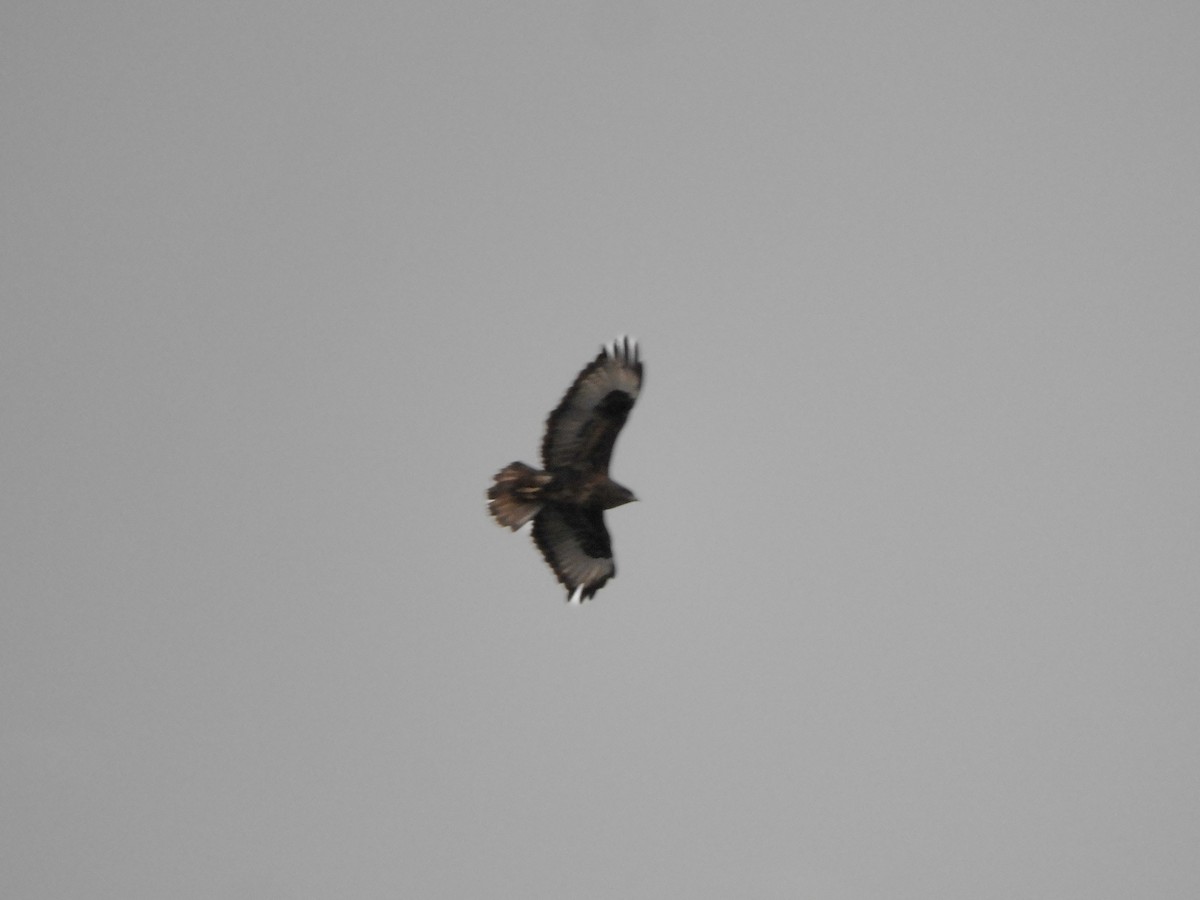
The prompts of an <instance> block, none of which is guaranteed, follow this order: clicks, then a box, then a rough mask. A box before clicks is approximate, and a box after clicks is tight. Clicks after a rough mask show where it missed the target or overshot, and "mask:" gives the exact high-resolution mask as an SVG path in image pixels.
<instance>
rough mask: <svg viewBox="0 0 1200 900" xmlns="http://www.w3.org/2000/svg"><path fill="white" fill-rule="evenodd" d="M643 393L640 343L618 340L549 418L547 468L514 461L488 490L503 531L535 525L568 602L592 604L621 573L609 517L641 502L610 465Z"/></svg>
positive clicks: (545, 442) (535, 537) (544, 463)
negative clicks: (610, 512) (623, 428)
mask: <svg viewBox="0 0 1200 900" xmlns="http://www.w3.org/2000/svg"><path fill="white" fill-rule="evenodd" d="M641 387H642V362H641V359H640V358H639V356H638V347H637V342H636V341H633V340H630V339H629V338H627V337H620V338H617V339H616V340H615V341H613V342H612V343H611V344H609V345H607V346H606V347H604V348H603V349H602V350H601V351H600V354H599V355H598V356H597V357H596V358H595V359H593V360H592V361H591V362H590V363H588V364H587V365H586V366H585V367H584V369H583V371H582V372H580V373H579V374H578V375H577V376H576V378H575V382H574V383H573V384H572V385H571V387H570V389H569V390H568V391H567V393H566V394H565V395H564V396H563V398H562V401H561V402H560V403H559V404H558V406H557V407H556V408H555V410H554V412H552V413H550V416H549V417H548V418H547V419H546V434H545V437H543V438H542V466H543V468H542V469H535V468H533V467H532V466H528V465H526V464H525V463H523V462H515V463H512V464H510V465H508V466H505V467H504V468H503V469H501V470H500V471H499V472H497V473H496V476H495V483H494V484H493V485H492V486H491V487H490V488H489V489H488V492H487V496H488V510H489V511H490V512H491V514H492V515H493V516H495V518H496V521H497V522H499V523H500V524H501V525H504V526H506V527H508V528H511V529H512V530H513V531H516V530H517V529H518V528H521V527H523V526H524V525H526V524H527V523H529V522H530V521H532V522H533V541H534V543H535V544H537V547H538V549H539V550H541V551H542V556H544V557H545V558H546V562H547V563H548V564H549V566H550V568H551V569H553V570H554V574H555V575H556V576H557V577H558V580H559V581H560V582H561V583H562V584H563V586H564V587H566V589H567V600H568V602H570V603H582V602H583V601H584V600H590V599H591V598H592V597H593V596H594V595H595V593H596V591H598V590H600V588H602V587H603V586H604V584H605V582H607V581H608V579H610V578H612V577H614V576H615V575H616V574H617V566H616V563H615V562H614V561H613V552H612V542H611V540H610V539H609V536H608V529H607V528H605V527H604V511H605V510H606V509H613V508H614V507H617V506H622V505H623V504H626V503H631V502H632V501H634V500H636V499H637V498H636V497H634V496H633V491H631V490H629V488H626V487H622V486H621V485H619V484H617V483H616V482H615V481H613V480H612V479H611V478H609V477H608V464H609V460H610V459H611V458H612V452H613V445H614V444H615V443H616V441H617V435H618V434H620V432H621V426H622V425H624V424H625V419H626V418H628V416H629V411H630V410H631V409H633V403H634V401H635V400H637V396H638V391H640V390H641Z"/></svg>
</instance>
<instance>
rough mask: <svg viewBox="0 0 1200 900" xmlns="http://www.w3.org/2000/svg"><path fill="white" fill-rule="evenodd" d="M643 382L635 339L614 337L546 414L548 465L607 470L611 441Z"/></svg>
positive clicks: (545, 457)
mask: <svg viewBox="0 0 1200 900" xmlns="http://www.w3.org/2000/svg"><path fill="white" fill-rule="evenodd" d="M641 387H642V363H641V360H640V359H639V358H638V349H637V342H636V341H633V340H630V339H629V338H618V339H617V340H615V341H613V342H612V343H611V344H609V345H608V346H606V347H605V348H604V349H603V350H602V351H601V352H600V354H599V355H598V356H597V357H596V358H595V359H594V360H592V361H591V362H590V363H588V364H587V366H586V367H584V369H583V371H582V372H580V373H579V375H578V376H576V378H575V382H574V383H573V384H572V385H571V387H570V389H569V390H568V391H567V393H566V395H565V396H564V397H563V398H562V402H560V403H559V404H558V407H557V408H556V409H555V410H554V412H552V413H550V417H549V418H548V419H546V436H545V437H544V438H543V439H542V462H543V463H544V464H545V466H546V468H548V469H549V468H555V467H557V466H573V467H584V468H587V469H591V470H593V471H599V472H604V473H606V474H607V472H608V462H609V459H611V457H612V450H613V444H615V443H616V441H617V435H618V434H620V432H621V426H622V425H624V424H625V419H626V418H627V417H628V416H629V410H631V409H632V408H633V403H634V401H635V400H637V396H638V391H640V390H641Z"/></svg>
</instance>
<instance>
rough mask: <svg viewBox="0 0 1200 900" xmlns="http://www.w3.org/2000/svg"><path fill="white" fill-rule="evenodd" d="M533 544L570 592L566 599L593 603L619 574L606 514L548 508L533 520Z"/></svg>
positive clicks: (563, 506) (568, 507)
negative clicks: (597, 593)
mask: <svg viewBox="0 0 1200 900" xmlns="http://www.w3.org/2000/svg"><path fill="white" fill-rule="evenodd" d="M533 540H534V543H536V544H537V546H538V549H539V550H541V551H542V556H544V557H545V558H546V562H547V563H549V564H550V568H551V569H553V570H554V574H555V575H557V576H558V580H559V581H560V582H562V584H563V586H564V587H566V589H567V595H568V596H567V599H568V600H569V601H570V602H571V603H580V602H582V601H584V600H589V599H591V597H592V595H594V594H595V593H596V591H598V590H600V588H602V587H603V586H604V583H605V582H606V581H608V579H610V578H612V577H613V576H614V575H616V574H617V564H616V563H615V562H614V561H613V555H612V544H611V542H610V541H609V539H608V529H607V528H605V527H604V513H603V512H602V511H601V510H599V509H587V508H585V507H582V506H575V505H571V504H562V503H550V504H547V505H546V506H545V507H544V508H543V509H542V511H541V512H540V513H538V515H537V518H535V519H534V520H533Z"/></svg>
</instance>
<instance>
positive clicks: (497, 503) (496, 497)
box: [487, 462, 551, 531]
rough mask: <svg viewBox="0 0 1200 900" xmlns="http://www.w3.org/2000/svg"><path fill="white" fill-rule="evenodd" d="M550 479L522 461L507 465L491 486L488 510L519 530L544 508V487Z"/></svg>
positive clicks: (508, 525) (499, 519)
mask: <svg viewBox="0 0 1200 900" xmlns="http://www.w3.org/2000/svg"><path fill="white" fill-rule="evenodd" d="M550 479H551V476H550V475H548V474H547V473H545V472H539V471H538V470H537V469H535V468H533V467H532V466H527V465H525V463H523V462H515V463H511V464H510V465H507V466H505V467H504V468H503V469H501V470H500V471H499V472H497V473H496V483H495V484H493V485H492V486H491V487H490V488H488V492H487V495H488V511H489V512H491V514H492V515H493V516H495V517H496V521H497V522H499V523H500V524H501V525H503V526H505V527H506V528H511V529H512V530H513V531H516V530H517V529H518V528H520V527H521V526H523V525H525V524H527V523H528V522H529V520H530V519H532V518H533V517H534V516H536V515H537V514H538V513H539V512H541V511H542V501H541V490H542V488H543V487H544V486H545V485H546V484H547V483H549V481H550Z"/></svg>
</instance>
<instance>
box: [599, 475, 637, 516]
mask: <svg viewBox="0 0 1200 900" xmlns="http://www.w3.org/2000/svg"><path fill="white" fill-rule="evenodd" d="M636 500H637V497H635V496H633V491H631V490H630V489H629V488H627V487H625V485H623V484H617V483H616V482H615V481H612V480H610V481H609V482H608V484H606V485H605V489H604V508H605V509H613V508H614V507H617V506H624V505H625V504H626V503H633V502H634V501H636Z"/></svg>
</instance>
